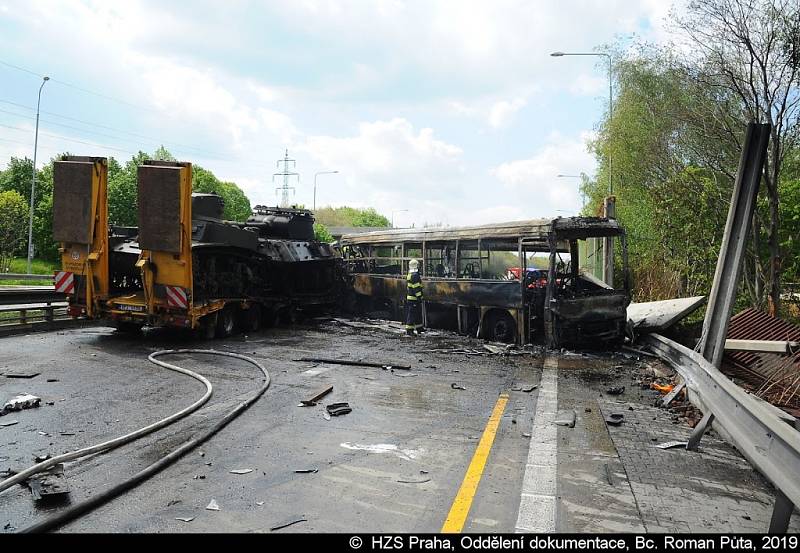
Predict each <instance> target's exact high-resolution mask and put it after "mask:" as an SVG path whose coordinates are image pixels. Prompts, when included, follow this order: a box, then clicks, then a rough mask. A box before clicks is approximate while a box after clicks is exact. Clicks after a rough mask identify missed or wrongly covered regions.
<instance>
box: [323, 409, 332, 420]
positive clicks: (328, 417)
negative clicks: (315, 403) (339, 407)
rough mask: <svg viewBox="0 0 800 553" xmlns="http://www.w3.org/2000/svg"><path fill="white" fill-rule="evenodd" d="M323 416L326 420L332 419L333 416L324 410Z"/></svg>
mask: <svg viewBox="0 0 800 553" xmlns="http://www.w3.org/2000/svg"><path fill="white" fill-rule="evenodd" d="M322 418H323V419H325V420H326V421H329V420H331V416H330V415H329V414H328V412H327V411H323V412H322Z"/></svg>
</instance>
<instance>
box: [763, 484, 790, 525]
mask: <svg viewBox="0 0 800 553" xmlns="http://www.w3.org/2000/svg"><path fill="white" fill-rule="evenodd" d="M793 511H794V503H792V500H791V499H789V498H788V497H786V494H784V493H783V492H782V491H780V490H779V489H777V488H776V489H775V507H774V508H773V509H772V519H770V521H769V533H770V534H785V533H786V532H787V531H788V530H789V519H790V518H792V512H793Z"/></svg>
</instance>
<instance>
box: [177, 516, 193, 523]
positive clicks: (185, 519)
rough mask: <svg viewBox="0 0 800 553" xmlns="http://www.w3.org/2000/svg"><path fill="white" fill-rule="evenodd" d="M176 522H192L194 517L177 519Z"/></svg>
mask: <svg viewBox="0 0 800 553" xmlns="http://www.w3.org/2000/svg"><path fill="white" fill-rule="evenodd" d="M175 520H180V521H181V522H192V521H193V520H194V517H175Z"/></svg>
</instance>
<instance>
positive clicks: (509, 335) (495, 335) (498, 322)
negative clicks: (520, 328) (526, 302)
mask: <svg viewBox="0 0 800 553" xmlns="http://www.w3.org/2000/svg"><path fill="white" fill-rule="evenodd" d="M488 319H489V328H488V330H489V336H490V338H491V339H492V340H494V341H495V342H505V343H509V342H513V341H515V340H516V338H517V323H515V322H514V317H512V316H511V315H510V314H509V313H508V311H493V312H492V313H490V315H489V317H488Z"/></svg>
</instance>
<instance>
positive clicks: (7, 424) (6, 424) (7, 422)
mask: <svg viewBox="0 0 800 553" xmlns="http://www.w3.org/2000/svg"><path fill="white" fill-rule="evenodd" d="M17 423H19V421H18V420H13V421H3V422H0V426H13V425H15V424H17Z"/></svg>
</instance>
